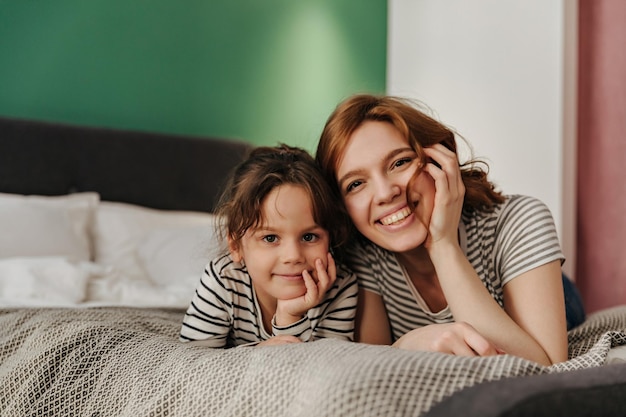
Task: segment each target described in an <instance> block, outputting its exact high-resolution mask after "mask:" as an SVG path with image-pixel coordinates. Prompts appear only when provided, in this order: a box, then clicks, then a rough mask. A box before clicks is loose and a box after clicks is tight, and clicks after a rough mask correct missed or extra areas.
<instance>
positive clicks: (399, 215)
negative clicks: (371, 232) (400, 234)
mask: <svg viewBox="0 0 626 417" xmlns="http://www.w3.org/2000/svg"><path fill="white" fill-rule="evenodd" d="M411 213H412V211H411V209H410V208H409V207H404V208H403V209H401V210H398V211H396V212H395V213H393V214H391V215H389V216H386V217H383V218H382V219H380V220H379V221H380V223H382V224H383V225H385V226H390V225H392V224H396V223H400V222H401V221H402V220H404V219H406V218H407V217H408V216H409V215H410V214H411Z"/></svg>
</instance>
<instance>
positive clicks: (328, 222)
mask: <svg viewBox="0 0 626 417" xmlns="http://www.w3.org/2000/svg"><path fill="white" fill-rule="evenodd" d="M287 184H289V185H295V186H298V187H302V188H303V189H304V190H305V191H306V193H307V194H308V195H309V198H310V200H311V205H312V209H313V219H314V220H315V222H316V223H317V224H318V225H319V226H321V227H322V228H324V229H325V230H326V231H328V233H329V236H330V246H331V248H338V247H339V246H341V245H343V244H344V243H345V242H346V240H347V238H348V234H349V231H350V226H349V224H350V219H349V217H348V216H347V213H346V211H345V209H344V208H343V204H342V203H341V198H340V197H339V196H338V195H337V194H336V192H335V190H334V189H333V188H332V187H331V186H330V185H329V183H327V182H326V180H325V179H324V177H323V176H322V173H321V172H320V170H319V167H318V166H317V164H316V163H315V160H314V159H313V157H312V156H311V155H310V154H309V153H308V152H307V151H305V150H303V149H301V148H296V147H291V146H288V145H285V144H280V145H279V146H276V147H267V146H263V147H256V148H253V149H252V150H251V151H250V153H249V154H248V157H247V159H246V160H245V161H244V162H242V163H240V164H239V165H238V166H237V167H236V168H235V170H234V172H233V173H232V175H231V176H230V179H229V181H228V183H227V185H226V188H225V189H224V192H223V193H222V195H221V197H220V199H219V203H218V206H217V208H216V210H215V212H216V214H217V215H219V216H220V218H221V219H222V222H223V223H222V225H221V230H220V232H221V234H222V237H224V235H226V237H228V238H229V239H230V240H231V242H232V244H234V245H235V246H239V243H240V241H241V239H242V238H243V236H244V235H245V234H246V232H247V231H248V230H249V229H251V228H252V229H254V228H256V227H259V226H261V225H262V224H263V221H264V219H263V212H262V210H261V206H262V205H263V201H264V199H265V198H266V197H267V195H268V194H269V193H270V192H271V191H272V190H273V189H274V188H276V187H278V186H281V185H287Z"/></svg>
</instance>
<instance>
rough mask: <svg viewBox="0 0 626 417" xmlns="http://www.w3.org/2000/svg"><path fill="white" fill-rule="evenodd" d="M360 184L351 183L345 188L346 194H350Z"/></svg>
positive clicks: (358, 182) (357, 182) (356, 182)
mask: <svg viewBox="0 0 626 417" xmlns="http://www.w3.org/2000/svg"><path fill="white" fill-rule="evenodd" d="M361 184H363V183H362V182H361V181H352V182H351V183H350V184H348V186H347V187H346V193H350V192H352V191H354V190H355V189H356V188H357V187H359V186H360V185H361Z"/></svg>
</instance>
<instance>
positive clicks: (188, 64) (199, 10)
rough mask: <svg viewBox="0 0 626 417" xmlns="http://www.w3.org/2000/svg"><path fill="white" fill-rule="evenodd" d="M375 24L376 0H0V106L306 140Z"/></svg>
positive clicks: (153, 126)
mask: <svg viewBox="0 0 626 417" xmlns="http://www.w3.org/2000/svg"><path fill="white" fill-rule="evenodd" d="M386 34H387V2H386V1H383V0H227V1H218V0H204V1H201V0H195V1H194V0H189V1H187V0H178V1H176V0H54V1H52V0H49V1H45V0H10V1H7V0H0V60H1V61H0V115H4V116H16V117H25V118H35V119H43V120H52V121H61V122H70V123H75V124H85V125H97V126H107V127H116V128H127V129H139V130H152V131H160V132H170V133H183V134H192V135H215V136H223V137H229V138H238V139H243V140H245V141H248V142H252V143H255V144H275V143H277V142H279V141H281V142H287V143H290V144H294V145H300V146H304V147H306V148H308V149H310V150H314V148H315V143H316V142H317V137H318V136H319V133H320V131H321V128H322V126H323V124H324V121H325V119H326V117H327V116H328V115H329V113H330V112H331V111H332V109H333V108H334V107H335V105H336V104H337V103H338V102H339V101H340V100H341V99H343V98H344V97H346V96H347V95H349V94H352V93H356V92H372V93H383V92H384V90H385V75H386V74H385V69H386V42H387V35H386Z"/></svg>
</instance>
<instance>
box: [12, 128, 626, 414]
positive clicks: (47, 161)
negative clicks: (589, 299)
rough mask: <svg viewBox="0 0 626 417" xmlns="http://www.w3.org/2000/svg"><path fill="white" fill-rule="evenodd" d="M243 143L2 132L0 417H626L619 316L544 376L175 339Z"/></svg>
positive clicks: (493, 364) (499, 359)
mask: <svg viewBox="0 0 626 417" xmlns="http://www.w3.org/2000/svg"><path fill="white" fill-rule="evenodd" d="M249 148H250V145H248V144H246V143H245V142H243V141H240V140H232V139H230V140H226V139H224V138H208V137H191V136H183V135H173V134H171V135H170V134H163V133H151V132H137V131H127V130H116V129H106V128H99V127H85V126H73V125H67V124H60V123H51V122H43V121H36V120H25V119H15V118H7V117H4V118H2V117H0V230H1V232H0V234H1V235H0V415H2V416H30V415H32V416H35V415H51V416H77V415H80V416H100V417H104V416H155V417H156V416H195V415H203V416H261V417H262V416H271V417H280V416H290V417H293V416H317V417H319V416H359V417H367V416H431V417H432V416H447V415H465V416H474V415H476V416H505V415H506V416H522V415H524V416H525V415H528V416H540V415H546V416H547V415H550V416H554V415H567V416H583V415H594V416H595V415H603V416H606V415H624V412H623V410H624V409H626V354H624V346H626V306H616V307H614V308H610V309H606V310H603V311H599V312H596V313H594V314H591V315H589V316H588V318H587V320H586V321H585V323H583V324H582V325H581V326H579V327H578V328H576V329H574V330H571V331H570V333H569V342H570V352H569V358H570V359H569V360H568V361H566V362H563V363H560V364H556V365H553V366H550V367H545V366H540V365H538V364H536V363H533V362H530V361H527V360H523V359H520V358H515V357H512V356H510V355H499V356H494V357H486V358H464V357H455V356H451V355H445V354H439V353H432V352H407V351H401V350H398V349H394V348H391V347H387V346H371V345H365V344H360V343H351V342H345V341H339V340H320V341H316V342H311V343H306V344H295V345H285V346H274V347H239V348H234V349H208V348H204V347H201V346H191V345H189V344H184V343H181V342H179V341H178V332H179V330H180V323H181V320H182V317H183V314H184V310H185V308H186V307H187V303H188V302H189V300H190V298H191V295H192V293H193V290H194V288H195V285H196V283H197V280H198V279H199V277H200V274H201V272H202V269H203V268H204V265H205V264H206V262H207V261H208V259H209V258H210V257H211V256H212V255H213V254H214V253H217V252H218V251H220V250H223V246H222V244H220V242H219V240H218V239H217V238H216V236H215V234H214V225H215V221H216V219H215V217H214V215H213V214H212V213H211V212H212V209H213V207H214V204H215V201H216V198H217V196H218V193H219V191H220V190H221V188H222V187H223V186H224V181H225V178H226V176H227V174H228V173H229V171H230V169H231V167H232V166H233V165H234V164H236V163H237V162H238V161H240V160H241V159H242V158H243V156H244V155H245V153H246V152H247V151H248V150H249Z"/></svg>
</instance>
